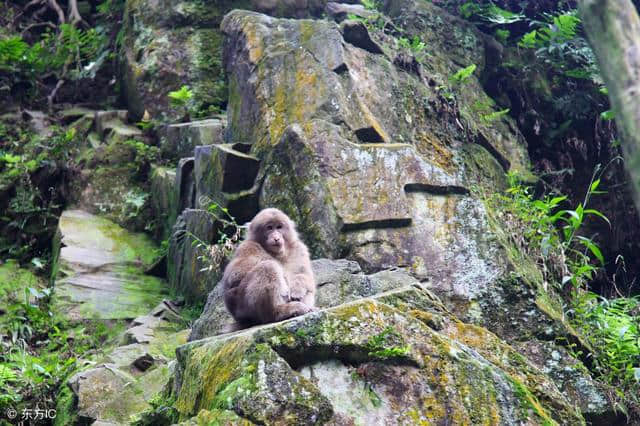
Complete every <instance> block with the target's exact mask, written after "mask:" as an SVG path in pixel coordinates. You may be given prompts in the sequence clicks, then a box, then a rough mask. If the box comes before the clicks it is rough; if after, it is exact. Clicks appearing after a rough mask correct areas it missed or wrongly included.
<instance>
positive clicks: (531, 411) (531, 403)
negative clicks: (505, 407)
mask: <svg viewBox="0 0 640 426" xmlns="http://www.w3.org/2000/svg"><path fill="white" fill-rule="evenodd" d="M510 382H511V384H512V386H513V391H514V394H515V396H516V398H517V399H518V401H520V414H521V419H522V420H532V419H531V416H532V415H533V416H535V418H536V420H539V421H540V422H541V424H543V425H557V424H558V423H557V422H556V421H555V420H553V419H552V418H551V417H550V415H549V413H548V412H547V411H546V410H545V409H544V408H543V407H542V405H541V404H540V402H539V401H538V399H537V398H536V397H535V396H534V395H533V394H532V393H531V391H529V389H528V388H527V387H526V386H525V385H524V384H522V383H521V382H520V381H518V380H517V379H514V378H512V377H511V378H510Z"/></svg>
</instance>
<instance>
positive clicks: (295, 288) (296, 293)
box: [289, 278, 309, 300]
mask: <svg viewBox="0 0 640 426" xmlns="http://www.w3.org/2000/svg"><path fill="white" fill-rule="evenodd" d="M308 293H309V290H308V289H307V287H306V286H305V285H304V283H301V282H299V279H298V278H296V279H295V280H294V281H293V285H292V286H291V289H290V293H289V295H290V297H291V300H302V299H303V298H304V297H305V296H306V295H307V294H308Z"/></svg>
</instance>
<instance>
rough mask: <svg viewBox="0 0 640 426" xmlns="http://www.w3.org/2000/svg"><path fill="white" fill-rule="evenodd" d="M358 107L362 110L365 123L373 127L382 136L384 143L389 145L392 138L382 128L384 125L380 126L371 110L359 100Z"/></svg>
mask: <svg viewBox="0 0 640 426" xmlns="http://www.w3.org/2000/svg"><path fill="white" fill-rule="evenodd" d="M358 106H359V107H360V109H361V110H362V116H363V118H364V121H365V123H367V124H368V125H369V126H371V127H372V128H373V129H374V130H375V131H376V133H377V134H378V135H380V137H381V138H382V141H383V142H385V143H388V142H389V141H390V140H391V138H389V135H388V134H387V132H386V131H385V130H384V129H383V128H382V125H380V122H379V121H378V120H377V119H376V117H374V115H373V114H372V113H371V111H370V110H369V108H368V107H367V106H366V105H365V104H364V103H363V102H362V101H361V100H360V99H358Z"/></svg>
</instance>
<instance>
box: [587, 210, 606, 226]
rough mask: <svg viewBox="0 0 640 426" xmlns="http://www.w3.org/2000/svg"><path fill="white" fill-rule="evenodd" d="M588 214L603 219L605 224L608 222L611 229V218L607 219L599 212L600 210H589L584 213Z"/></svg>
mask: <svg viewBox="0 0 640 426" xmlns="http://www.w3.org/2000/svg"><path fill="white" fill-rule="evenodd" d="M584 212H585V213H586V214H593V215H596V216H598V217H600V218H602V219H604V221H605V222H607V223H608V224H609V227H611V222H609V218H607V217H606V216H605V215H604V214H602V213H601V212H599V211H598V210H595V209H587V210H585V211H584Z"/></svg>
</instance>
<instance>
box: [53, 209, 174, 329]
mask: <svg viewBox="0 0 640 426" xmlns="http://www.w3.org/2000/svg"><path fill="white" fill-rule="evenodd" d="M59 231H60V235H61V246H62V248H61V250H60V256H59V259H58V264H59V265H60V268H59V270H60V271H63V272H60V273H58V276H57V277H56V283H55V285H56V300H57V303H58V304H59V307H60V309H61V310H62V311H63V312H65V313H66V314H67V316H68V317H69V318H70V319H73V320H79V319H132V318H136V317H138V316H140V315H144V314H145V313H147V312H148V311H149V310H150V309H152V308H153V307H154V306H156V305H157V304H158V303H160V302H161V301H162V299H163V298H164V297H165V296H166V292H167V285H166V282H165V281H164V280H161V279H159V278H156V277H152V276H148V275H145V274H144V272H143V271H144V270H145V269H146V268H147V267H148V266H150V265H151V264H152V263H153V262H154V260H155V258H156V257H157V255H156V254H155V253H156V247H155V245H154V244H153V242H152V241H151V240H150V239H149V238H148V237H147V236H146V235H144V234H136V233H132V232H129V231H127V230H125V229H123V228H121V227H120V226H118V225H116V224H115V223H113V222H111V221H109V220H107V219H104V218H101V217H98V216H95V215H92V214H90V213H87V212H85V211H82V210H67V211H65V212H64V213H63V214H62V216H61V218H60V224H59Z"/></svg>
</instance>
